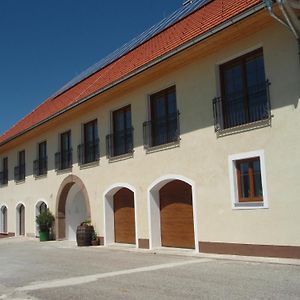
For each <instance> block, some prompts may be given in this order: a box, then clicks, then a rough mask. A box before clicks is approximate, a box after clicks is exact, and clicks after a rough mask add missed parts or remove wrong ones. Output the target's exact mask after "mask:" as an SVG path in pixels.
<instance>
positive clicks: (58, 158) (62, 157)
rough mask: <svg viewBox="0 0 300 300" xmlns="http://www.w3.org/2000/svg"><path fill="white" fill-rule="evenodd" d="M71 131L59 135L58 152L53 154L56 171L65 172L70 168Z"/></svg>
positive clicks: (71, 161) (71, 160) (71, 159)
mask: <svg viewBox="0 0 300 300" xmlns="http://www.w3.org/2000/svg"><path fill="white" fill-rule="evenodd" d="M72 163H73V158H72V145H71V130H69V131H66V132H64V133H62V134H61V135H60V151H59V152H57V153H56V154H55V168H56V170H65V169H69V168H71V167H72Z"/></svg>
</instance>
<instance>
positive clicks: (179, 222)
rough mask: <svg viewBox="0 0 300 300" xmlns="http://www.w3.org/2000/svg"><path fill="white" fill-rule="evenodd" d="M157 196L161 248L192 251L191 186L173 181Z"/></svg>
mask: <svg viewBox="0 0 300 300" xmlns="http://www.w3.org/2000/svg"><path fill="white" fill-rule="evenodd" d="M159 196H160V222H161V244H162V246H165V247H176V248H192V249H194V248H195V239H194V219H193V205H192V189H191V186H190V185H189V184H187V183H185V182H183V181H180V180H174V181H172V182H170V183H167V184H166V185H165V186H164V187H162V188H161V190H160V191H159Z"/></svg>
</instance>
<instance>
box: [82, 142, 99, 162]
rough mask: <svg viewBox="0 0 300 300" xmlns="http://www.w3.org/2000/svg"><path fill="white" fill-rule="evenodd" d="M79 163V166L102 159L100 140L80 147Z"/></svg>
mask: <svg viewBox="0 0 300 300" xmlns="http://www.w3.org/2000/svg"><path fill="white" fill-rule="evenodd" d="M77 150H78V163H79V165H84V164H88V163H91V162H95V161H98V160H99V158H100V152H99V140H98V139H97V140H95V141H93V142H88V143H84V144H81V145H78V149H77Z"/></svg>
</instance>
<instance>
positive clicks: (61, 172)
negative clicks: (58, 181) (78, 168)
mask: <svg viewBox="0 0 300 300" xmlns="http://www.w3.org/2000/svg"><path fill="white" fill-rule="evenodd" d="M72 170H73V167H70V168H65V169H57V170H55V171H56V174H65V173H71V172H72Z"/></svg>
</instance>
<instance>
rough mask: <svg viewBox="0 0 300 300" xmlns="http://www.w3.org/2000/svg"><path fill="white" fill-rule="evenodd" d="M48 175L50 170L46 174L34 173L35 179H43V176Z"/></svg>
mask: <svg viewBox="0 0 300 300" xmlns="http://www.w3.org/2000/svg"><path fill="white" fill-rule="evenodd" d="M47 175H48V172H47V173H45V174H41V175H34V179H35V180H39V179H43V178H46V177H47Z"/></svg>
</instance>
